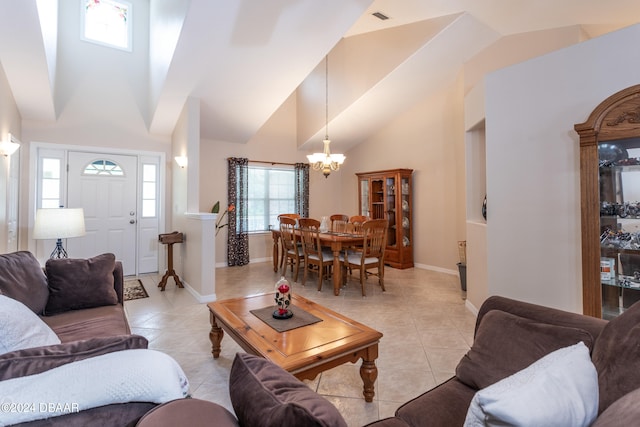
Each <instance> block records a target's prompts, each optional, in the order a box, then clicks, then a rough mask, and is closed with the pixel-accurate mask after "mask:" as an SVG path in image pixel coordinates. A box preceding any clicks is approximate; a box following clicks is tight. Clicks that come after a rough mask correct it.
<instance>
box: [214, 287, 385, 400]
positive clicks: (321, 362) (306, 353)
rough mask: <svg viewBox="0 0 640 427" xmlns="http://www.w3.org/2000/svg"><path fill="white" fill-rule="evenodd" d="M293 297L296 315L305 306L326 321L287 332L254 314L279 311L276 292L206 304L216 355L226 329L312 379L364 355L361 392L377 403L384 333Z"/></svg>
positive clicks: (262, 353) (259, 352)
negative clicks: (378, 362)
mask: <svg viewBox="0 0 640 427" xmlns="http://www.w3.org/2000/svg"><path fill="white" fill-rule="evenodd" d="M292 299H293V301H292V307H293V312H294V313H295V310H296V308H301V309H303V310H305V311H307V312H308V313H310V314H312V315H314V316H316V317H318V318H319V319H321V320H322V321H321V322H318V323H314V324H311V325H307V326H302V327H299V328H296V329H292V330H289V331H285V332H278V331H276V330H275V329H273V328H272V327H271V326H269V325H267V324H266V323H265V322H263V321H262V320H260V319H259V318H258V317H256V316H255V315H253V314H252V313H250V311H251V310H257V309H261V308H264V307H267V306H274V309H275V301H274V294H273V293H267V294H260V295H252V296H248V297H242V298H232V299H227V300H221V301H216V302H211V303H209V304H207V307H209V312H210V320H211V332H210V333H209V339H210V340H211V353H212V354H213V358H214V359H217V358H218V357H219V356H220V344H221V341H222V337H223V336H224V332H226V333H228V334H229V335H230V336H231V338H233V340H234V341H235V342H237V343H238V344H239V345H240V347H242V348H243V349H244V350H245V351H246V352H247V353H251V354H255V355H258V356H261V357H264V358H265V359H268V360H270V361H272V362H274V363H275V364H277V365H279V366H280V367H282V368H283V369H285V370H286V371H288V372H290V373H292V374H293V375H294V376H295V377H296V378H298V379H300V380H303V379H309V380H312V379H314V378H315V377H316V376H317V375H318V374H319V373H321V372H324V371H326V370H328V369H331V368H334V367H336V366H339V365H342V364H343V363H346V362H351V363H355V362H357V361H358V360H359V359H362V365H361V366H360V377H361V378H362V381H363V383H364V391H363V395H364V398H365V401H367V402H371V401H373V396H374V395H375V392H374V383H375V380H376V378H377V377H378V368H377V367H376V364H375V360H376V359H377V358H378V343H379V342H380V338H382V333H380V332H378V331H376V330H374V329H371V328H369V327H368V326H365V325H363V324H362V323H358V322H356V321H355V320H352V319H349V318H348V317H346V316H342V315H340V314H338V313H336V312H334V311H332V310H330V309H328V308H327V307H324V306H322V305H320V304H318V303H315V302H313V301H310V300H308V299H306V298H304V297H302V296H300V295H296V294H293V296H292ZM294 316H295V314H294ZM283 322H286V320H283Z"/></svg>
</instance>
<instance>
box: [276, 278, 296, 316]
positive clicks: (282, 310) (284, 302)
mask: <svg viewBox="0 0 640 427" xmlns="http://www.w3.org/2000/svg"><path fill="white" fill-rule="evenodd" d="M275 300H276V306H277V307H278V308H277V309H276V310H275V311H274V312H273V317H274V318H275V319H289V318H291V317H293V312H292V311H291V310H290V309H289V306H290V305H291V286H290V285H289V282H288V281H287V279H285V278H284V276H282V277H281V278H280V280H278V281H277V282H276V297H275Z"/></svg>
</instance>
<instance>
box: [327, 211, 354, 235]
mask: <svg viewBox="0 0 640 427" xmlns="http://www.w3.org/2000/svg"><path fill="white" fill-rule="evenodd" d="M329 220H330V221H331V231H335V232H337V233H344V232H346V231H347V224H348V223H349V215H343V214H334V215H331V216H330V217H329Z"/></svg>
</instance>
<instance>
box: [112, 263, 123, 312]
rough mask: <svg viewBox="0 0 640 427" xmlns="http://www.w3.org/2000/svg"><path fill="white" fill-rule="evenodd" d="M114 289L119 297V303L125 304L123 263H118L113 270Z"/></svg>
mask: <svg viewBox="0 0 640 427" xmlns="http://www.w3.org/2000/svg"><path fill="white" fill-rule="evenodd" d="M113 287H114V288H115V290H116V294H117V295H118V302H119V303H120V304H123V303H124V275H123V269H122V262H120V261H116V267H115V268H114V269H113Z"/></svg>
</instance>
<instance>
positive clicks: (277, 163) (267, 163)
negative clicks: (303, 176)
mask: <svg viewBox="0 0 640 427" xmlns="http://www.w3.org/2000/svg"><path fill="white" fill-rule="evenodd" d="M249 162H251V163H262V164H265V165H272V166H273V165H287V166H295V165H296V164H295V163H283V162H267V161H264V160H249Z"/></svg>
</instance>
